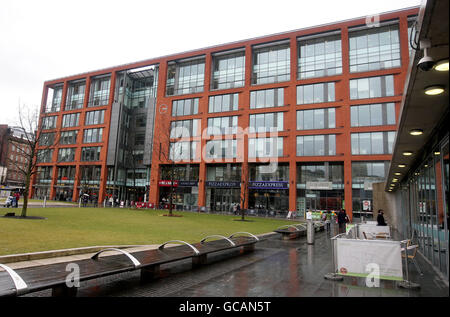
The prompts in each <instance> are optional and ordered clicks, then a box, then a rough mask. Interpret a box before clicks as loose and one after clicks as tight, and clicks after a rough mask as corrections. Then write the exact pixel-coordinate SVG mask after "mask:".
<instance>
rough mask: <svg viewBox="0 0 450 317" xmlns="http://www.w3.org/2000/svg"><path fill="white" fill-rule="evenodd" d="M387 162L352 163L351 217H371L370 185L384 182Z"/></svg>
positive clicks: (371, 194) (387, 166)
mask: <svg viewBox="0 0 450 317" xmlns="http://www.w3.org/2000/svg"><path fill="white" fill-rule="evenodd" d="M388 168H389V162H352V199H353V203H352V206H353V216H354V217H358V216H360V215H363V216H364V217H372V216H373V191H372V184H373V183H379V182H384V180H385V177H386V175H387V172H388Z"/></svg>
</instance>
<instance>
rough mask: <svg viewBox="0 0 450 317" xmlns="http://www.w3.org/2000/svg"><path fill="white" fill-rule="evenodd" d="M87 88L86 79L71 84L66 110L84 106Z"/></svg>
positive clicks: (68, 90)
mask: <svg viewBox="0 0 450 317" xmlns="http://www.w3.org/2000/svg"><path fill="white" fill-rule="evenodd" d="M85 88H86V83H85V82H84V81H82V82H75V83H70V84H69V88H68V89H67V98H66V106H65V110H73V109H80V108H82V107H83V103H84V91H85Z"/></svg>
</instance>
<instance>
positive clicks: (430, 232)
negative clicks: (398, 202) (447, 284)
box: [403, 138, 449, 276]
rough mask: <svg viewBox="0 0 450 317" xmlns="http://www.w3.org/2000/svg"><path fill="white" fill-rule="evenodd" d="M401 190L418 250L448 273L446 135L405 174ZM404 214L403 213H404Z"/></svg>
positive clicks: (447, 153) (447, 145) (447, 151)
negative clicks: (405, 179)
mask: <svg viewBox="0 0 450 317" xmlns="http://www.w3.org/2000/svg"><path fill="white" fill-rule="evenodd" d="M405 185H406V186H405V187H404V190H403V197H404V198H405V200H406V201H408V204H407V205H406V206H407V207H408V209H409V221H410V224H409V226H408V225H406V226H405V227H406V228H408V227H409V228H411V231H412V232H408V234H409V237H412V239H413V242H417V243H418V244H419V249H420V251H421V253H422V254H423V255H424V256H425V257H427V258H428V259H429V260H430V261H431V262H432V263H433V265H434V266H435V267H436V268H438V269H439V270H440V271H441V272H442V273H443V274H444V275H446V276H448V266H449V256H448V243H449V240H448V239H449V231H448V229H449V210H448V200H449V144H448V138H447V139H446V140H444V141H442V142H441V144H439V145H438V146H437V147H435V148H434V149H433V151H431V153H430V154H429V155H428V157H426V159H425V160H424V161H423V162H422V164H421V166H419V167H418V168H417V169H416V170H415V171H414V172H413V173H412V174H411V175H410V177H409V179H408V182H407V183H406V184H405ZM405 216H407V215H405Z"/></svg>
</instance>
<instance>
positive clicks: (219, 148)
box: [205, 139, 237, 159]
mask: <svg viewBox="0 0 450 317" xmlns="http://www.w3.org/2000/svg"><path fill="white" fill-rule="evenodd" d="M205 153H206V158H207V159H223V158H236V155H237V140H231V139H230V140H229V139H227V140H211V141H207V142H206V147H205Z"/></svg>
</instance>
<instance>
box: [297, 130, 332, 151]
mask: <svg viewBox="0 0 450 317" xmlns="http://www.w3.org/2000/svg"><path fill="white" fill-rule="evenodd" d="M327 155H336V135H334V134H327V135H304V136H303V135H299V136H297V156H327Z"/></svg>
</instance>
